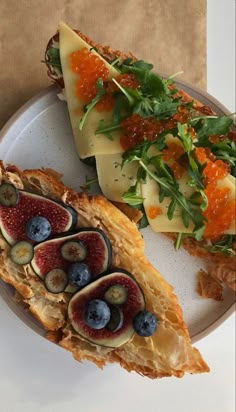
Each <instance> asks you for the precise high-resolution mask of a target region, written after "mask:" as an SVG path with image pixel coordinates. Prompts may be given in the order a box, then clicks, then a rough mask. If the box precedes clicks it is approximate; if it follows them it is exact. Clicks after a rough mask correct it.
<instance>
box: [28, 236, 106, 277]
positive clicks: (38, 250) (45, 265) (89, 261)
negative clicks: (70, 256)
mask: <svg viewBox="0 0 236 412" xmlns="http://www.w3.org/2000/svg"><path fill="white" fill-rule="evenodd" d="M69 241H73V242H82V243H83V245H84V246H85V248H86V250H87V255H86V258H85V259H84V262H83V263H85V264H86V265H87V266H88V268H89V270H90V272H91V276H92V279H94V278H96V277H97V276H98V275H100V273H102V272H104V271H105V270H107V268H108V267H109V265H110V263H111V245H110V241H109V239H108V238H107V237H106V235H105V234H104V233H103V232H102V231H101V230H98V229H85V230H81V231H79V232H77V233H75V234H73V235H69V236H64V237H59V238H55V239H50V240H47V241H46V242H43V243H41V244H39V245H37V246H35V253H34V259H33V260H32V262H31V264H32V268H33V269H34V271H35V273H36V274H37V275H38V276H39V277H41V278H42V279H43V278H44V277H45V275H46V274H47V273H48V272H50V270H52V269H55V268H61V269H63V270H64V271H65V272H67V271H68V269H69V266H70V264H71V263H70V262H69V261H68V260H66V259H64V258H63V257H62V253H61V249H62V247H63V245H64V244H65V243H67V242H69Z"/></svg>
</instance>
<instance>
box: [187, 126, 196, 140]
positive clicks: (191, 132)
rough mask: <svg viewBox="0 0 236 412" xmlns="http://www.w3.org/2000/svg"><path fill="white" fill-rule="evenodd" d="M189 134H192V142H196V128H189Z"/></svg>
mask: <svg viewBox="0 0 236 412" xmlns="http://www.w3.org/2000/svg"><path fill="white" fill-rule="evenodd" d="M187 132H188V133H189V134H190V136H191V138H192V140H194V139H195V137H196V132H195V130H194V128H193V127H188V129H187Z"/></svg>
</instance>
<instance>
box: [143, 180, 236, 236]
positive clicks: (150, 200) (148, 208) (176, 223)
mask: <svg viewBox="0 0 236 412" xmlns="http://www.w3.org/2000/svg"><path fill="white" fill-rule="evenodd" d="M188 179H189V177H188V175H187V173H185V174H184V175H183V176H182V178H181V179H180V180H179V186H180V187H179V189H180V191H181V192H182V193H183V194H184V195H185V196H186V197H189V196H190V195H191V193H193V189H192V188H191V187H190V186H188V184H187V181H188ZM218 186H219V187H223V186H224V187H228V188H229V189H230V195H229V199H230V200H231V199H235V195H236V193H235V192H236V190H235V188H236V181H235V179H234V182H233V180H232V176H230V175H228V176H226V177H225V178H224V179H222V180H219V181H218ZM141 193H142V197H143V198H144V199H145V200H144V203H143V205H144V209H145V212H146V215H147V219H148V222H149V224H150V226H151V228H152V229H153V231H154V232H176V233H191V232H192V231H193V224H189V227H188V228H186V227H185V226H184V224H183V220H182V218H181V210H180V208H179V207H178V206H177V207H176V210H175V213H174V216H173V219H172V220H169V219H168V217H167V210H168V207H169V204H170V198H165V199H164V200H163V202H162V203H160V202H159V186H158V184H157V183H156V182H155V181H154V180H153V179H151V178H147V181H146V183H145V184H142V185H141ZM152 208H154V209H152ZM155 208H158V209H160V210H161V211H162V213H161V214H159V215H157V216H156V217H154V218H151V217H150V213H151V214H152V213H153V211H155ZM226 233H228V234H234V233H236V222H235V220H234V221H232V222H231V225H230V227H229V229H228V230H227V231H226Z"/></svg>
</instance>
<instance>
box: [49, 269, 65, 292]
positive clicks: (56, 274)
mask: <svg viewBox="0 0 236 412" xmlns="http://www.w3.org/2000/svg"><path fill="white" fill-rule="evenodd" d="M44 284H45V287H46V288H47V290H48V291H49V292H51V293H61V292H63V291H64V290H65V288H66V286H67V284H68V277H67V274H66V272H64V270H62V269H60V268H56V269H53V270H51V271H50V272H48V273H47V274H46V276H45V279H44Z"/></svg>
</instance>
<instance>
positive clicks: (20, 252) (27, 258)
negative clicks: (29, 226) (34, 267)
mask: <svg viewBox="0 0 236 412" xmlns="http://www.w3.org/2000/svg"><path fill="white" fill-rule="evenodd" d="M33 256H34V248H33V246H32V245H31V243H29V242H26V241H25V240H22V241H20V242H17V243H15V244H14V245H13V246H12V247H11V250H10V258H11V260H12V262H14V263H16V264H17V265H27V264H28V263H30V262H31V260H32V259H33Z"/></svg>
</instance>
